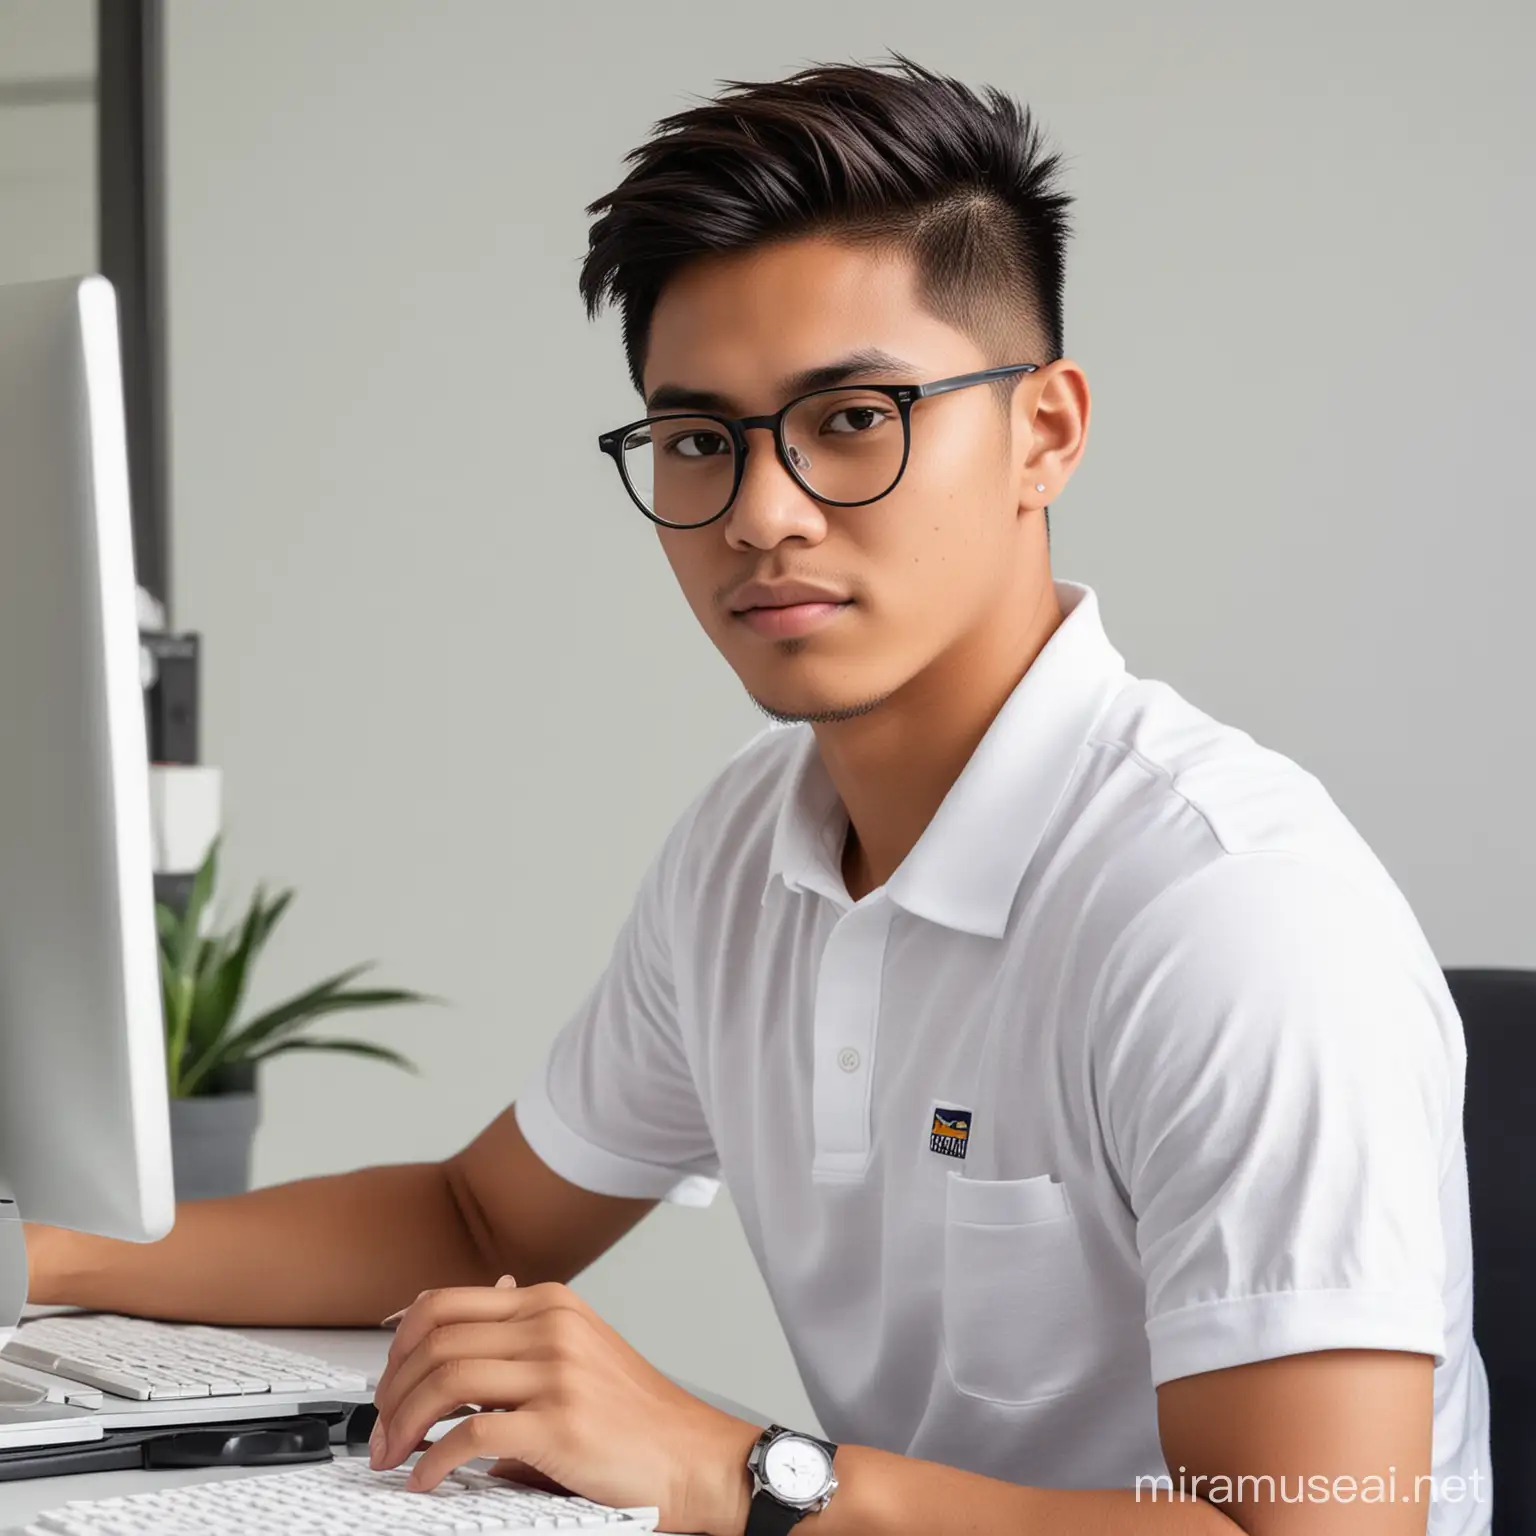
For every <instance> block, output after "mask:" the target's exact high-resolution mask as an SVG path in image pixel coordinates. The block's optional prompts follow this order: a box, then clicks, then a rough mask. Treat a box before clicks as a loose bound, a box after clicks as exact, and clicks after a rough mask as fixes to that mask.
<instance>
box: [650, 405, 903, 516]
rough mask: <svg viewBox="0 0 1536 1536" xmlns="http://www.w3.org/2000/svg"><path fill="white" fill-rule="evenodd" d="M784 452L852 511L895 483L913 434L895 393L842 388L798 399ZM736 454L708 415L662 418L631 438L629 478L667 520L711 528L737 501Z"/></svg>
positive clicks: (822, 494) (788, 419) (812, 483)
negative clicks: (733, 491)
mask: <svg viewBox="0 0 1536 1536" xmlns="http://www.w3.org/2000/svg"><path fill="white" fill-rule="evenodd" d="M763 446H764V447H766V446H767V444H766V443H764V444H763ZM784 446H785V452H786V456H787V457H788V459H789V461H790V463H791V464H792V465H793V466H794V469H795V472H796V473H797V474H798V475H799V477H800V480H801V481H802V483H803V484H804V485H805V486H806V487H807V488H808V489H809V490H810V491H811V493H812V494H813V495H815V496H816V497H818V498H819V499H821V500H823V501H828V502H835V503H842V504H844V505H847V504H852V503H855V502H863V501H872V500H873V499H874V498H876V497H877V496H882V495H884V494H885V492H886V491H888V490H890V488H891V487H892V486H893V485H895V483H896V480H897V477H898V476H899V475H900V474H901V465H902V459H903V458H904V456H905V454H906V429H905V427H904V425H903V422H902V419H901V412H900V410H899V409H898V407H897V406H896V403H895V402H894V401H893V400H892V399H891V398H890V396H889V395H882V394H877V393H874V392H872V391H870V390H867V389H858V388H850V389H841V390H836V391H833V392H831V393H827V394H819V395H811V396H808V397H807V398H806V399H804V400H800V401H797V402H796V403H795V405H794V406H793V407H792V408H791V409H790V411H789V413H788V414H787V415H786V416H785V418H784ZM736 451H737V450H736V445H735V443H734V442H733V441H732V438H731V435H730V433H729V432H728V431H727V430H726V428H725V427H724V426H722V425H721V423H720V422H718V421H712V420H711V419H710V418H709V417H707V416H664V417H658V418H656V419H654V420H652V421H649V422H647V423H645V425H643V426H640V427H636V428H635V429H634V430H633V431H632V432H630V433H629V434H628V436H626V437H625V439H624V447H623V458H624V474H625V478H626V479H627V480H628V482H629V485H630V487H631V489H632V490H633V492H634V494H635V495H636V496H637V497H638V498H639V500H640V501H641V503H642V504H643V505H644V506H645V507H646V509H647V510H648V511H650V512H652V513H653V514H654V515H655V516H657V517H659V518H661V519H662V520H663V521H664V522H668V523H675V524H678V525H680V526H684V527H686V526H689V525H692V524H696V523H707V522H709V521H710V520H711V519H712V518H715V517H718V516H719V515H720V513H721V512H723V511H724V510H725V507H726V504H727V503H728V502H729V501H730V497H731V488H732V487H733V486H734V485H735V483H736Z"/></svg>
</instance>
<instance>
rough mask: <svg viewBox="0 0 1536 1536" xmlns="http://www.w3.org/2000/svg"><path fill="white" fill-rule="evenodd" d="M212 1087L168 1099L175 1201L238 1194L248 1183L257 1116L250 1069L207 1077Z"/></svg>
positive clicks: (257, 1102)
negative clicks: (182, 1097) (199, 1092)
mask: <svg viewBox="0 0 1536 1536" xmlns="http://www.w3.org/2000/svg"><path fill="white" fill-rule="evenodd" d="M208 1086H209V1087H210V1089H212V1090H213V1091H212V1092H210V1093H208V1094H206V1095H199V1096H198V1097H196V1098H192V1099H172V1100H171V1164H172V1167H173V1169H174V1171H175V1177H176V1198H177V1199H178V1200H212V1199H215V1198H217V1197H218V1196H220V1195H241V1194H244V1193H245V1192H246V1190H248V1189H249V1188H250V1187H251V1144H252V1142H253V1141H254V1140H255V1138H256V1127H257V1125H258V1124H259V1123H260V1120H261V1100H260V1095H259V1093H258V1092H257V1086H256V1069H255V1067H252V1066H246V1067H239V1068H233V1069H231V1070H229V1071H227V1072H225V1073H223V1074H222V1075H220V1076H218V1077H210V1079H209V1083H208Z"/></svg>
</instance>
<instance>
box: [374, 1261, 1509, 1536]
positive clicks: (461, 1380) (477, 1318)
mask: <svg viewBox="0 0 1536 1536" xmlns="http://www.w3.org/2000/svg"><path fill="white" fill-rule="evenodd" d="M1433 1383H1434V1362H1433V1360H1432V1359H1431V1357H1430V1356H1428V1355H1415V1354H1409V1353H1406V1352H1402V1351H1385V1350H1330V1351H1317V1352H1314V1353H1311V1354H1303V1355H1293V1356H1280V1357H1276V1358H1273V1359H1270V1360H1266V1361H1261V1362H1257V1363H1254V1364H1249V1365H1240V1366H1232V1367H1230V1368H1228V1369H1225V1370H1220V1371H1209V1372H1206V1373H1204V1374H1203V1375H1198V1376H1189V1377H1182V1378H1178V1379H1175V1380H1172V1381H1169V1382H1166V1383H1165V1384H1164V1385H1163V1387H1162V1388H1161V1389H1160V1390H1159V1393H1158V1413H1159V1421H1160V1430H1161V1437H1162V1444H1163V1455H1164V1459H1165V1461H1166V1463H1167V1466H1168V1468H1169V1471H1170V1473H1171V1480H1170V1479H1162V1480H1158V1479H1154V1478H1152V1477H1150V1476H1148V1477H1147V1478H1146V1479H1145V1480H1144V1481H1143V1482H1142V1484H1141V1485H1140V1486H1133V1487H1131V1488H1129V1489H1126V1488H1120V1489H1113V1490H1110V1489H1103V1490H1060V1489H1050V1488H1033V1487H1020V1486H1017V1485H1014V1484H1011V1483H1005V1482H1002V1481H999V1480H997V1479H994V1478H989V1477H981V1476H978V1475H977V1474H975V1473H971V1472H961V1471H957V1470H955V1469H954V1468H952V1467H947V1466H940V1465H938V1464H937V1463H934V1462H928V1461H919V1460H916V1459H914V1458H911V1457H907V1456H900V1455H894V1454H892V1453H891V1452H889V1451H879V1450H873V1449H870V1448H868V1447H865V1446H859V1445H844V1446H842V1447H840V1448H839V1450H838V1453H837V1462H836V1466H837V1475H838V1479H839V1488H838V1491H837V1493H836V1495H835V1496H834V1497H833V1499H832V1502H831V1504H830V1505H829V1506H828V1507H827V1509H826V1510H824V1511H823V1512H822V1513H820V1514H817V1515H812V1516H809V1517H808V1518H807V1519H806V1520H805V1522H804V1524H803V1525H801V1526H798V1527H797V1528H796V1531H797V1536H798V1533H799V1531H801V1530H803V1531H804V1532H805V1536H918V1533H921V1536H1237V1533H1238V1532H1246V1533H1248V1536H1423V1533H1424V1530H1425V1526H1426V1523H1427V1521H1428V1515H1429V1504H1430V1499H1431V1493H1432V1487H1431V1484H1430V1482H1429V1472H1430V1465H1431V1436H1432V1427H1431V1426H1432V1422H1433V1407H1434V1404H1433V1393H1434V1386H1433ZM374 1400H375V1402H376V1403H377V1405H378V1409H379V1419H378V1427H377V1429H376V1432H375V1440H374V1444H373V1449H372V1462H373V1465H374V1466H375V1467H377V1468H386V1467H394V1466H398V1465H399V1464H400V1463H401V1462H402V1461H403V1460H404V1459H405V1458H406V1457H408V1456H409V1455H411V1453H412V1452H414V1451H416V1450H419V1449H422V1437H423V1436H424V1435H425V1434H426V1432H427V1430H428V1429H429V1427H430V1426H431V1425H433V1424H435V1423H436V1422H437V1421H438V1420H440V1419H442V1418H444V1417H447V1416H448V1415H449V1414H450V1413H451V1411H452V1410H453V1409H455V1408H457V1407H458V1406H459V1405H460V1404H463V1403H466V1402H471V1403H479V1404H481V1405H482V1407H483V1408H484V1409H486V1410H492V1409H496V1408H503V1409H514V1410H517V1411H515V1412H493V1411H484V1412H481V1413H478V1414H474V1415H471V1416H470V1417H469V1418H467V1419H465V1420H464V1421H463V1422H462V1423H460V1424H459V1425H458V1426H457V1427H456V1428H455V1429H453V1430H451V1431H450V1432H449V1433H448V1434H446V1435H445V1436H443V1438H442V1439H440V1440H438V1441H437V1442H436V1443H435V1444H433V1445H431V1446H430V1447H427V1448H426V1450H425V1454H423V1455H422V1457H421V1459H420V1461H419V1462H418V1463H417V1465H416V1467H415V1469H414V1470H413V1472H412V1474H411V1480H410V1481H409V1482H408V1483H407V1487H414V1488H426V1489H430V1488H434V1487H436V1486H437V1484H438V1483H439V1482H441V1480H442V1479H443V1477H444V1476H446V1475H447V1473H448V1472H449V1471H451V1470H452V1469H453V1468H454V1467H456V1466H459V1465H461V1464H462V1463H463V1462H465V1461H468V1460H470V1459H472V1458H475V1457H493V1458H497V1459H498V1466H500V1465H501V1464H502V1463H503V1462H505V1463H506V1464H507V1465H508V1467H509V1469H512V1470H511V1471H509V1475H520V1474H519V1473H518V1472H517V1471H516V1470H515V1469H522V1470H523V1471H526V1469H527V1468H529V1467H532V1468H534V1469H535V1470H536V1471H538V1472H539V1473H541V1474H542V1475H543V1476H545V1477H548V1478H551V1479H553V1480H554V1481H555V1482H557V1483H559V1484H560V1485H561V1486H563V1487H566V1488H569V1489H571V1490H572V1491H573V1492H576V1493H579V1494H583V1495H585V1496H586V1497H587V1498H590V1499H596V1500H597V1501H599V1502H600V1503H605V1504H615V1505H620V1506H625V1505H639V1504H655V1505H657V1506H659V1508H660V1510H661V1521H660V1526H661V1528H663V1529H666V1530H673V1531H699V1532H704V1533H707V1536H744V1532H745V1530H746V1525H747V1516H748V1511H749V1502H750V1483H749V1478H748V1474H747V1470H746V1465H747V1455H748V1453H749V1451H750V1450H751V1448H752V1445H753V1442H754V1441H755V1440H756V1439H757V1436H758V1433H759V1429H758V1426H757V1425H755V1424H749V1423H747V1422H746V1421H744V1420H742V1419H738V1418H736V1417H735V1416H734V1415H732V1414H729V1413H725V1412H723V1411H721V1410H720V1409H718V1408H714V1407H712V1406H710V1405H709V1404H707V1403H704V1402H702V1401H701V1400H700V1399H698V1398H696V1397H693V1396H691V1395H690V1394H689V1393H687V1392H685V1391H683V1390H682V1389H681V1388H679V1387H677V1386H676V1385H675V1384H674V1383H672V1382H670V1381H668V1380H666V1378H664V1377H663V1376H662V1375H661V1374H660V1373H659V1372H658V1371H656V1369H655V1368H654V1367H653V1366H651V1365H649V1364H648V1363H647V1362H646V1361H645V1360H644V1359H642V1358H641V1357H640V1356H639V1355H638V1354H636V1352H635V1351H634V1350H633V1349H632V1348H631V1347H630V1346H629V1345H628V1344H626V1343H625V1342H624V1340H623V1339H622V1338H620V1337H619V1335H618V1334H616V1333H615V1332H614V1331H613V1329H612V1328H610V1327H609V1326H608V1325H607V1324H606V1323H605V1322H603V1320H602V1319H601V1318H600V1317H599V1316H598V1315H597V1314H596V1313H595V1312H594V1311H593V1310H592V1308H591V1307H590V1306H589V1305H588V1304H587V1303H586V1302H585V1301H584V1300H582V1298H581V1297H579V1296H577V1295H576V1294H575V1293H574V1292H572V1291H570V1290H569V1289H568V1288H566V1287H565V1286H562V1285H547V1286H533V1287H529V1288H524V1287H521V1286H519V1287H517V1288H516V1289H514V1290H502V1289H489V1290H487V1289H464V1290H443V1291H429V1292H427V1293H426V1294H425V1295H424V1296H422V1297H419V1298H418V1299H417V1300H416V1301H415V1302H413V1303H412V1305H411V1306H410V1308H409V1309H408V1310H407V1312H406V1315H405V1317H404V1318H403V1319H402V1321H401V1324H400V1329H399V1332H398V1333H397V1334H396V1335H395V1338H394V1341H393V1343H392V1344H391V1346H390V1351H389V1359H388V1361H387V1362H386V1365H385V1368H384V1371H383V1373H382V1374H381V1376H380V1378H379V1384H378V1388H377V1391H376V1392H375V1396H374ZM1441 1492H1442V1494H1443V1495H1444V1496H1445V1497H1447V1498H1451V1499H1455V1500H1458V1501H1467V1500H1475V1499H1483V1500H1486V1499H1487V1497H1488V1495H1489V1492H1490V1490H1488V1489H1486V1488H1482V1489H1479V1488H1451V1487H1449V1486H1448V1487H1447V1488H1445V1489H1443V1490H1441Z"/></svg>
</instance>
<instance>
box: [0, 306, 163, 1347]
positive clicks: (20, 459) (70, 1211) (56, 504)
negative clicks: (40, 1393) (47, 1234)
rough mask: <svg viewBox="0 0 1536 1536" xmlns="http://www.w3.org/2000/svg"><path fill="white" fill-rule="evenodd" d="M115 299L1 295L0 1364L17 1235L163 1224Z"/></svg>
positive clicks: (154, 973)
mask: <svg viewBox="0 0 1536 1536" xmlns="http://www.w3.org/2000/svg"><path fill="white" fill-rule="evenodd" d="M152 860H153V855H152V852H151V833H150V799H149V765H148V751H147V747H146V742H145V725H144V701H143V692H142V688H141V684H140V678H139V637H138V620H137V583H136V581H135V576H134V565H133V537H132V525H131V523H130V519H129V497H128V453H127V433H126V430H125V427H124V419H123V386H122V365H121V360H120V353H119V346H118V326H117V299H116V295H115V293H114V292H113V290H112V286H111V284H110V283H109V282H108V281H107V280H106V279H105V278H103V277H97V276H86V277H78V278H65V279H58V280H53V281H47V282H37V283H23V284H16V285H10V286H0V1201H3V1202H4V1203H0V1345H3V1344H4V1342H5V1340H6V1339H7V1338H8V1337H9V1336H10V1333H11V1331H12V1330H13V1328H14V1326H15V1323H16V1320H17V1318H18V1316H19V1314H20V1312H21V1308H22V1305H23V1303H24V1302H25V1299H26V1281H27V1269H26V1254H25V1247H24V1244H23V1240H22V1239H23V1233H22V1219H23V1218H25V1219H26V1220H29V1221H37V1222H43V1223H46V1224H48V1225H52V1226H61V1227H71V1228H74V1229H75V1230H77V1231H85V1232H96V1233H100V1234H102V1235H103V1236H107V1237H119V1238H127V1239H130V1240H134V1241H139V1242H151V1241H153V1240H154V1239H156V1238H159V1237H163V1236H164V1235H165V1234H166V1233H167V1232H168V1231H169V1230H170V1228H171V1224H172V1222H173V1221H174V1219H175V1194H174V1186H173V1183H172V1178H171V1138H170V1123H169V1112H168V1106H167V1101H166V1082H165V1037H164V1031H163V1026H162V1022H161V1020H162V1014H161V1002H160V972H159V948H158V941H157V939H156V933H155V915H154V873H153V862H152Z"/></svg>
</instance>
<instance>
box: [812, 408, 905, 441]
mask: <svg viewBox="0 0 1536 1536" xmlns="http://www.w3.org/2000/svg"><path fill="white" fill-rule="evenodd" d="M889 419H890V412H889V411H883V410H881V409H880V407H879V406H878V405H845V406H844V407H843V408H842V409H841V410H840V411H834V412H833V413H832V414H831V415H830V416H829V417H827V420H826V423H825V425H824V426H823V427H822V429H821V430H822V431H823V432H832V433H845V434H846V433H858V432H868V431H870V430H871V429H873V428H875V427H878V426H879V425H880V423H881V422H882V421H887V420H889Z"/></svg>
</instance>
